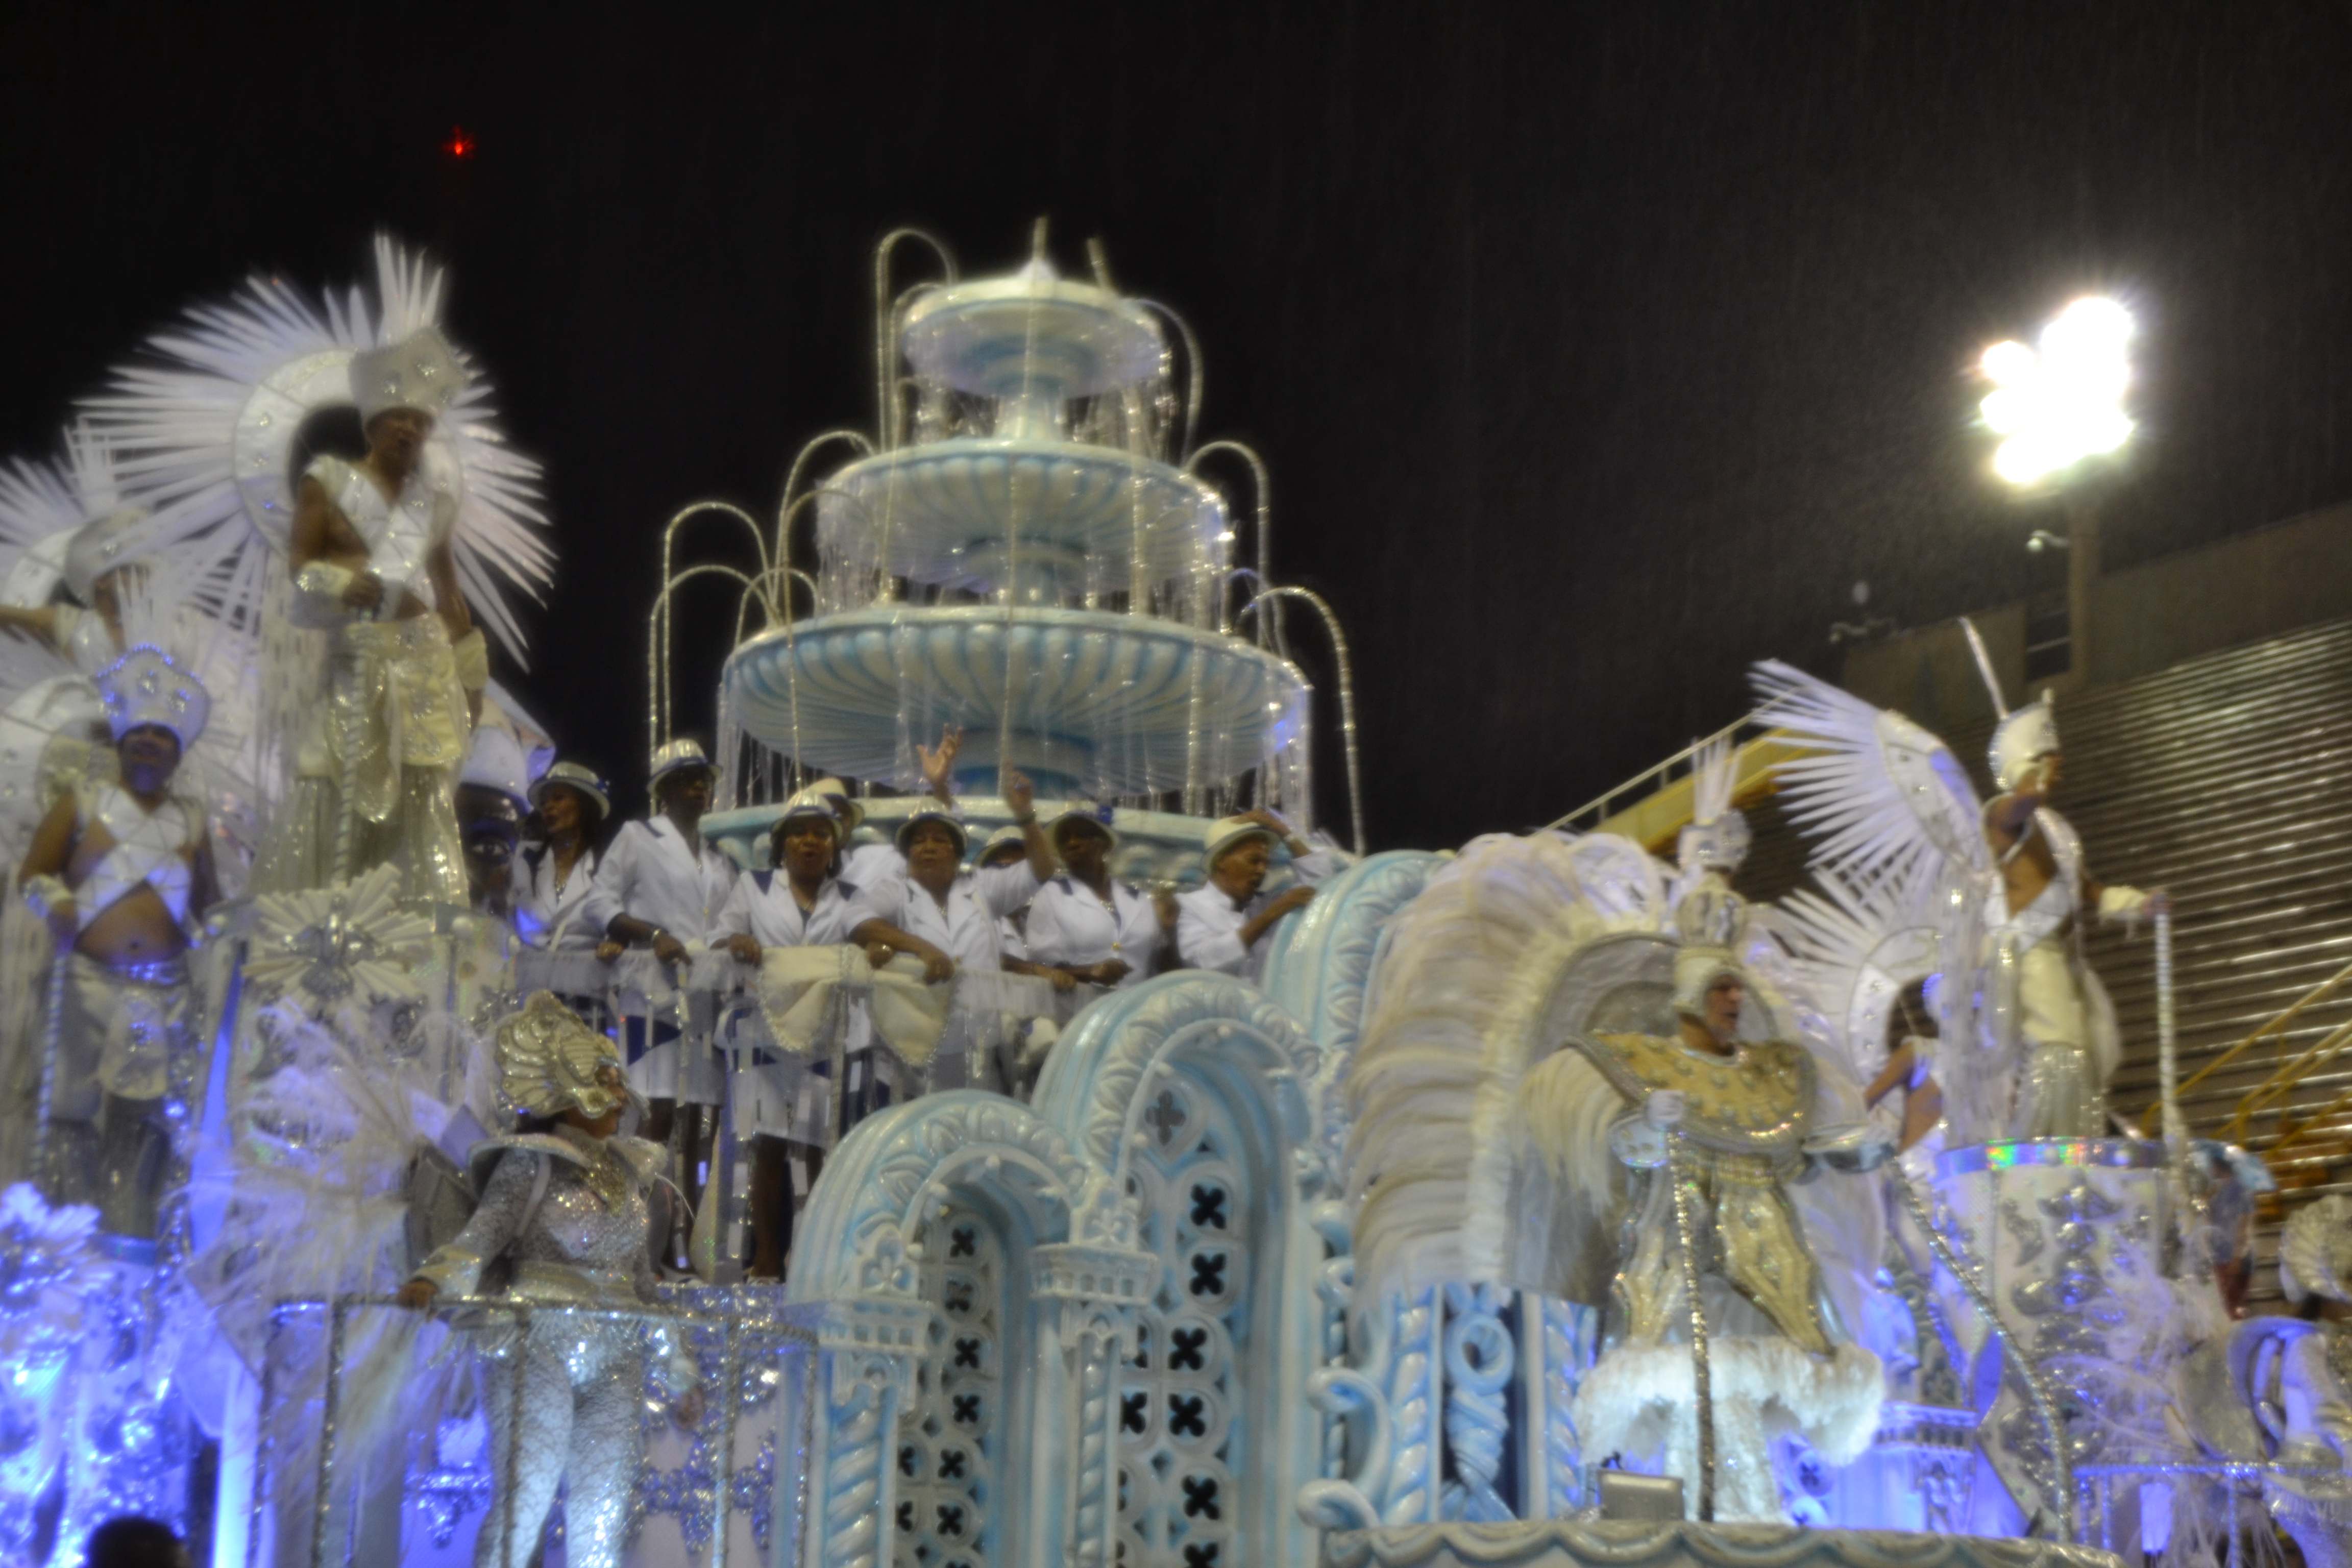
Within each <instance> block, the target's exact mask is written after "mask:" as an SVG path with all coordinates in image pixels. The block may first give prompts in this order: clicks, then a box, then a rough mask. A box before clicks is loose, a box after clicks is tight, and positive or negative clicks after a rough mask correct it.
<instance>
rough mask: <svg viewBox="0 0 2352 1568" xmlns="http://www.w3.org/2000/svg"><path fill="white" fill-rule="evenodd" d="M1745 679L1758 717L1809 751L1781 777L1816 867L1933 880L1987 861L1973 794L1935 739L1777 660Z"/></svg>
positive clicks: (1866, 879) (1857, 876)
mask: <svg viewBox="0 0 2352 1568" xmlns="http://www.w3.org/2000/svg"><path fill="white" fill-rule="evenodd" d="M1753 679H1754V681H1755V685H1756V689H1757V691H1758V692H1759V695H1761V696H1762V697H1763V698H1764V700H1765V705H1764V708H1763V710H1762V711H1761V712H1760V713H1759V718H1761V719H1762V720H1763V721H1766V722H1768V723H1770V724H1774V725H1777V726H1779V727H1780V729H1783V730H1785V731H1789V733H1790V736H1791V738H1792V739H1794V740H1796V741H1798V742H1801V743H1802V744H1803V745H1805V746H1808V747H1810V748H1811V755H1807V756H1802V757H1799V758H1797V759H1795V760H1793V761H1790V762H1786V763H1781V764H1780V770H1779V772H1780V787H1781V790H1782V793H1783V794H1784V795H1786V797H1787V798H1788V801H1789V813H1790V816H1792V817H1793V818H1795V819H1796V822H1797V824H1798V826H1800V827H1801V828H1803V829H1804V830H1805V831H1806V833H1807V835H1808V837H1812V838H1813V839H1814V840H1815V842H1814V845H1813V853H1812V863H1813V865H1814V867H1815V868H1833V869H1835V870H1836V871H1838V872H1839V873H1840V874H1841V875H1843V876H1844V877H1845V878H1846V879H1848V880H1850V881H1852V882H1853V883H1855V884H1856V885H1863V884H1867V883H1870V882H1874V881H1876V880H1879V879H1887V878H1892V879H1897V880H1907V879H1910V878H1911V877H1912V876H1914V875H1930V876H1933V875H1936V874H1938V873H1940V872H1941V871H1942V869H1943V868H1944V863H1945V862H1946V861H1948V860H1958V861H1959V862H1961V863H1962V864H1963V865H1966V866H1969V867H1971V868H1979V869H1981V868H1986V867H1988V866H1989V865H1990V851H1989V850H1988V849H1987V848H1986V847H1985V842H1984V832H1983V829H1982V827H1981V826H1979V823H1980V818H1981V816H1982V812H1981V807H1980V805H1979V801H1978V800H1977V795H1976V790H1975V789H1974V787H1973V786H1971V785H1970V784H1969V777H1968V773H1967V772H1966V770H1964V769H1963V768H1962V767H1961V766H1960V764H1959V762H1958V759H1957V758H1955V757H1954V756H1953V755H1952V753H1951V752H1950V750H1949V749H1948V747H1946V746H1945V744H1944V743H1943V742H1941V741H1939V740H1937V738H1936V737H1935V736H1933V735H1931V734H1929V733H1928V732H1927V731H1925V730H1922V729H1921V728H1919V726H1918V725H1916V724H1914V723H1912V722H1911V721H1909V720H1908V719H1906V718H1905V717H1903V715H1901V714H1900V713H1896V712H1895V711H1893V710H1882V709H1878V708H1874V707H1872V706H1871V705H1870V704H1869V703H1867V702H1864V701H1863V700H1861V699H1860V698H1858V697H1855V696H1853V695H1852V694H1851V693H1849V692H1845V691H1841V690H1839V689H1837V688H1836V687H1834V686H1832V685H1831V684H1829V682H1827V681H1825V680H1817V679H1814V678H1813V677H1811V676H1810V675H1807V674H1805V673H1804V672H1803V671H1802V670H1800V669H1794V668H1790V666H1788V665H1785V664H1782V663H1780V662H1779V661H1777V660H1773V659H1767V660H1765V661H1764V662H1762V663H1760V664H1759V665H1757V666H1756V668H1755V671H1754V676H1753Z"/></svg>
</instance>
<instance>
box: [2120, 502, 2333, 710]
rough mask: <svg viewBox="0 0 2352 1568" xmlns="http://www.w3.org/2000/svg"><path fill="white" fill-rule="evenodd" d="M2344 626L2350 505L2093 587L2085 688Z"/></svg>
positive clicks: (2161, 562) (2170, 557) (2134, 569)
mask: <svg viewBox="0 0 2352 1568" xmlns="http://www.w3.org/2000/svg"><path fill="white" fill-rule="evenodd" d="M2339 616H2352V505H2347V506H2336V507H2330V508H2328V509H2327V510H2325V511H2315V512H2309V513H2306V514H2305V515H2304V516H2302V517H2297V518H2290V519H2289V520H2287V521H2284V522H2280V523H2273V525H2271V526H2270V527H2268V528H2265V529H2263V530H2262V531H2260V532H2258V533H2247V534H2241V535H2239V536H2238V537H2237V538H2235V539H2225V540H2222V541H2221V542H2220V543H2218V544H2209V545H2206V546H2204V547H2202V548H2200V549H2197V550H2184V551H2182V552H2180V553H2179V554H2178V555H2166V556H2162V557H2159V558H2158V559H2157V560H2154V561H2149V562H2146V563H2142V564H2140V565H2137V566H2134V567H2131V568H2129V569H2128V570H2126V571H2122V572H2116V573H2111V574H2108V575H2106V576H2104V577H2101V578H2100V579H2099V580H2098V581H2097V582H2096V583H2095V584H2092V587H2091V679H2092V680H2093V682H2094V683H2097V684H2104V683H2105V682H2107V681H2112V680H2129V679H2131V678H2132V677H2134V676H2136V675H2147V674H2148V673H2150V672H2152V671H2154V670H2158V669H2162V668H2165V667H2166V666H2168V665H2173V664H2178V663H2179V662H2180V661H2181V660H2182V659H2184V658H2195V657H2196V656H2197V655H2199V654H2200V653H2211V652H2212V651H2213V650H2214V649H2216V648H2224V647H2234V646H2235V645H2237V644H2239V643H2242V642H2252V641H2253V640H2254V639H2256V638H2257V637H2275V636H2277V635H2278V634H2279V633H2281V632H2285V631H2293V630H2294V628H2295V627H2297V626H2309V625H2311V624H2312V623H2313V622H2315V621H2330V620H2335V619H2336V618H2338V617H2339Z"/></svg>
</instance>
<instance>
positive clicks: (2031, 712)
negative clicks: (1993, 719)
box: [1986, 691, 2058, 789]
mask: <svg viewBox="0 0 2352 1568" xmlns="http://www.w3.org/2000/svg"><path fill="white" fill-rule="evenodd" d="M2056 750H2058V715H2057V713H2056V711H2055V710H2054V707H2053V701H2052V694H2051V693H2049V692H2047V691H2045V692H2043V693H2042V696H2041V699H2040V700H2038V701H2033V702H2029V703H2027V704H2026V705H2025V706H2024V707H2022V708H2020V709H2018V710H2016V711H2015V712H2013V713H2011V714H2010V715H2009V716H2008V717H2006V718H2004V719H2003V720H2001V721H2000V724H1998V725H1997V726H1995V727H1994V729H1993V732H1992V745H1991V746H1990V748H1989V749H1988V751H1987V752H1986V760H1987V761H1988V762H1989V763H1990V765H1991V767H1992V777H1993V783H1995V784H1999V785H2000V787H2001V788H2003V789H2015V788H2016V787H2017V785H2018V781H2019V780H2021V779H2022V778H2024V776H2025V775H2026V773H2027V772H2028V771H2029V770H2030V769H2032V766H2033V764H2034V763H2036V762H2038V761H2040V760H2041V759H2042V758H2043V757H2046V756H2048V755H2049V754H2050V753H2051V752H2054V751H2056Z"/></svg>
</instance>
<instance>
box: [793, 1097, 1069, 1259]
mask: <svg viewBox="0 0 2352 1568" xmlns="http://www.w3.org/2000/svg"><path fill="white" fill-rule="evenodd" d="M955 1185H961V1186H966V1187H971V1188H974V1189H978V1190H984V1191H985V1192H987V1193H988V1194H989V1195H990V1196H991V1197H992V1198H993V1199H994V1200H995V1201H996V1202H998V1203H1000V1204H1003V1205H1005V1206H1006V1207H1008V1208H1009V1209H1011V1210H1013V1212H1014V1213H1016V1214H1017V1215H1019V1216H1020V1217H1021V1219H1022V1220H1023V1221H1024V1224H1025V1225H1026V1226H1027V1229H1028V1231H1029V1233H1030V1235H1031V1236H1032V1237H1034V1239H1035V1240H1036V1241H1037V1242H1041V1243H1050V1242H1055V1241H1059V1240H1063V1239H1065V1238H1066V1237H1067V1236H1068V1233H1069V1229H1070V1219H1071V1216H1072V1215H1074V1214H1075V1213H1076V1212H1077V1211H1078V1210H1079V1208H1080V1207H1081V1206H1082V1205H1084V1203H1085V1201H1086V1199H1087V1196H1088V1195H1089V1194H1091V1192H1092V1191H1093V1190H1094V1189H1095V1188H1097V1187H1098V1186H1100V1185H1101V1177H1100V1175H1099V1174H1098V1173H1096V1172H1093V1171H1089V1170H1088V1169H1087V1165H1086V1163H1084V1162H1083V1161H1081V1160H1080V1159H1078V1158H1077V1157H1076V1155H1075V1154H1074V1153H1073V1152H1071V1149H1070V1146H1069V1144H1068V1143H1067V1142H1065V1141H1064V1139H1063V1138H1062V1136H1061V1134H1060V1133H1058V1132H1056V1131H1055V1130H1054V1129H1053V1128H1052V1127H1051V1126H1050V1125H1048V1124H1047V1123H1046V1122H1045V1121H1041V1120H1040V1119H1039V1118H1038V1117H1037V1116H1036V1115H1035V1114H1034V1113H1033V1112H1032V1111H1031V1110H1029V1108H1028V1107H1026V1106H1024V1105H1022V1104H1020V1103H1019V1102H1018V1101H1015V1100H1007V1099H1005V1098H1003V1096H1002V1095H995V1094H989V1093H986V1092H983V1091H982V1090H980V1089H953V1090H950V1091H948V1092H946V1093H941V1094H929V1095H925V1096H923V1097H922V1098H921V1099H919V1100H909V1101H908V1102H907V1103H906V1104H904V1105H899V1106H894V1107H893V1108H891V1109H890V1110H886V1111H883V1112H882V1113H880V1114H879V1115H877V1116H871V1117H868V1118H867V1119H866V1121H862V1122H860V1123H858V1124H857V1126H856V1128H855V1129H853V1130H852V1131H851V1132H850V1134H849V1136H848V1137H847V1138H845V1139H844V1140H843V1141H842V1143H841V1147H840V1148H839V1149H837V1150H835V1152H834V1157H833V1159H832V1161H831V1162H829V1163H828V1164H827V1165H826V1168H825V1173H824V1180H823V1181H822V1182H819V1183H818V1184H817V1187H816V1190H815V1192H814V1193H813V1194H810V1198H809V1205H808V1210H807V1212H806V1213H805V1214H804V1215H803V1216H802V1219H801V1222H800V1225H799V1226H798V1227H797V1229H798V1234H797V1235H796V1236H795V1237H793V1262H792V1270H791V1274H790V1277H789V1282H788V1283H787V1285H786V1288H785V1294H786V1300H789V1301H792V1302H794V1303H799V1302H812V1301H826V1300H840V1299H842V1298H845V1297H851V1296H860V1297H874V1296H906V1297H911V1296H913V1295H914V1294H915V1278H914V1270H913V1268H911V1267H910V1266H909V1265H908V1258H907V1243H908V1238H909V1237H912V1236H914V1235H915V1234H916V1233H917V1232H918V1231H919V1229H920V1228H921V1226H922V1218H923V1210H924V1207H925V1205H928V1204H929V1203H930V1202H931V1201H932V1200H933V1199H934V1198H935V1197H936V1196H940V1195H943V1194H944V1191H945V1189H947V1188H949V1187H950V1186H955Z"/></svg>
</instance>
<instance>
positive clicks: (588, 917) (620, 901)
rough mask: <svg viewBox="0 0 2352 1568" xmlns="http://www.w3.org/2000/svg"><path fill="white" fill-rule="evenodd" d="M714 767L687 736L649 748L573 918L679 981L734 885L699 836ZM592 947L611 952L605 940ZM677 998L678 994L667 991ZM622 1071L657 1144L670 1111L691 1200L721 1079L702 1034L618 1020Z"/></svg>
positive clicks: (710, 935)
mask: <svg viewBox="0 0 2352 1568" xmlns="http://www.w3.org/2000/svg"><path fill="white" fill-rule="evenodd" d="M717 777H718V770H717V769H716V768H714V767H712V766H711V765H710V761H709V758H707V757H705V756H704V755H703V754H702V747H701V746H700V745H699V744H698V743H697V742H693V741H687V740H679V741H671V742H667V744H665V745H663V746H662V747H661V748H660V749H659V750H657V751H656V752H654V757H653V768H652V779H651V784H652V789H653V796H654V813H653V815H652V816H648V817H646V818H645V819H644V820H643V821H639V822H628V823H624V824H622V826H621V831H620V832H619V833H618V834H616V835H615V836H614V839H613V844H612V847H611V848H609V849H607V850H606V851H605V852H604V859H603V860H602V861H601V862H599V863H598V865H597V867H596V879H595V881H594V883H593V886H592V889H591V890H590V892H589V895H588V907H587V908H586V910H583V914H582V918H583V920H584V921H586V922H587V923H588V925H589V929H591V930H592V931H603V932H604V935H605V938H606V940H607V942H618V943H621V944H623V945H624V946H625V947H639V948H650V949H651V950H652V951H653V955H654V957H655V958H656V959H657V960H659V961H660V962H661V963H663V964H665V965H667V966H668V968H669V969H670V971H671V972H672V973H673V974H674V975H675V976H676V977H677V979H679V980H683V979H684V978H685V976H684V975H683V974H681V973H677V971H678V969H679V966H681V965H683V964H685V963H688V961H689V959H690V957H691V953H690V952H689V950H688V944H689V943H690V944H692V947H693V950H694V951H700V950H702V949H703V948H705V947H706V946H708V945H709V943H710V942H711V941H712V940H713V939H714V937H715V936H716V934H717V932H718V930H719V910H721V909H722V908H724V907H725V905H726V903H727V895H728V894H729V893H730V892H732V891H733V890H734V888H735V862H733V861H732V860H730V859H729V858H727V856H726V855H725V853H724V852H722V851H721V850H720V849H719V847H718V846H717V845H715V844H713V843H711V842H710V841H709V839H708V838H705V837H703V836H702V816H703V813H704V812H706V811H708V810H709V808H710V792H711V786H712V784H714V783H715V782H716V781H717ZM598 952H599V953H600V954H604V953H612V956H614V957H617V956H618V954H617V952H613V950H612V949H611V948H609V947H605V948H600V949H599V950H598ZM677 1000H678V1003H679V1005H683V1004H684V1000H685V999H684V998H683V997H680V998H678V999H677ZM628 1026H629V1039H628V1040H627V1042H626V1044H627V1048H628V1054H629V1057H630V1061H629V1079H630V1082H631V1083H632V1084H633V1085H635V1088H636V1090H637V1092H638V1093H640V1094H642V1095H644V1096H645V1097H646V1100H647V1101H648V1102H650V1107H651V1111H652V1113H651V1114H650V1115H649V1116H647V1117H646V1128H645V1135H646V1137H647V1138H648V1139H650V1140H652V1141H653V1142H656V1143H658V1142H664V1141H665V1140H667V1138H668V1137H669V1134H670V1124H671V1119H672V1116H673V1115H674V1114H679V1113H681V1112H682V1114H681V1115H680V1117H679V1120H680V1128H681V1131H682V1132H683V1134H684V1148H685V1151H686V1158H685V1165H684V1171H683V1175H684V1177H685V1181H684V1183H683V1186H684V1188H685V1191H686V1195H687V1201H688V1204H689V1205H690V1204H692V1203H694V1202H695V1201H696V1199H697V1196H698V1190H699V1183H698V1179H697V1174H696V1173H697V1171H698V1168H699V1166H700V1164H701V1162H702V1150H703V1135H704V1129H703V1125H702V1124H703V1121H704V1120H705V1118H704V1117H703V1115H702V1108H703V1107H705V1106H712V1105H717V1104H718V1103H719V1100H720V1097H721V1095H722V1094H723V1092H724V1089H725V1086H724V1083H723V1081H722V1079H721V1076H720V1073H719V1063H718V1059H717V1058H716V1057H714V1056H713V1055H712V1053H711V1051H710V1048H709V1042H708V1041H706V1040H699V1039H697V1040H689V1041H681V1040H680V1039H679V1033H680V1030H679V1026H678V1025H677V1023H676V1022H674V1021H671V1020H667V1019H655V1018H646V1019H637V1018H632V1019H630V1020H629V1021H628Z"/></svg>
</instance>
